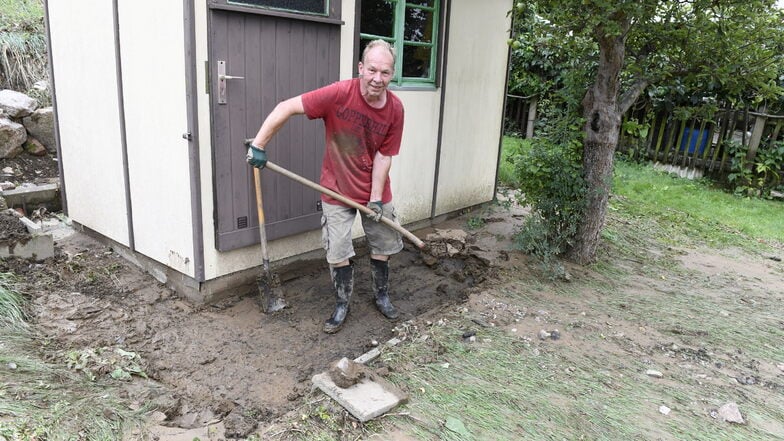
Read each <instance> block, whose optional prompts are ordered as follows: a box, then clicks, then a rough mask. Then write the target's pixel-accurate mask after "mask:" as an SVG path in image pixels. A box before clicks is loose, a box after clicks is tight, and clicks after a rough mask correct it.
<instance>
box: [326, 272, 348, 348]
mask: <svg viewBox="0 0 784 441" xmlns="http://www.w3.org/2000/svg"><path fill="white" fill-rule="evenodd" d="M329 273H330V275H331V276H332V285H333V286H334V287H335V311H334V312H333V313H332V317H330V318H329V320H327V321H326V322H324V332H326V333H327V334H334V333H336V332H338V331H340V328H341V327H342V326H343V322H344V321H345V320H346V315H348V307H349V302H350V301H351V293H352V292H353V291H354V264H353V263H350V264H349V265H348V266H341V267H340V268H332V267H330V268H329Z"/></svg>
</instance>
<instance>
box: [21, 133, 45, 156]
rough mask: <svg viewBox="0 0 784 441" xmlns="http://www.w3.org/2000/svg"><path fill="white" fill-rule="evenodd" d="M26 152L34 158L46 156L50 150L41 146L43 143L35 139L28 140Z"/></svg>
mask: <svg viewBox="0 0 784 441" xmlns="http://www.w3.org/2000/svg"><path fill="white" fill-rule="evenodd" d="M24 150H25V151H26V152H27V153H28V154H30V155H33V156H44V155H46V154H47V153H48V150H46V147H44V145H43V144H41V141H39V140H37V139H35V138H33V137H28V138H27V142H26V143H24Z"/></svg>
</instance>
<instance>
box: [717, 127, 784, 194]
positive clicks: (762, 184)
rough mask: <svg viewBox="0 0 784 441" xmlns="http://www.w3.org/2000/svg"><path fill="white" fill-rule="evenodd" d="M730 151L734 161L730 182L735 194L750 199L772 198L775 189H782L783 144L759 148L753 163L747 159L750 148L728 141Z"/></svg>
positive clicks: (776, 143) (729, 177)
mask: <svg viewBox="0 0 784 441" xmlns="http://www.w3.org/2000/svg"><path fill="white" fill-rule="evenodd" d="M727 149H728V152H729V155H730V157H731V158H732V164H731V169H730V173H729V175H727V181H728V183H729V185H730V188H731V189H732V191H733V193H735V194H737V195H741V196H748V197H762V198H770V197H771V191H772V190H780V189H781V187H782V180H781V173H782V169H784V142H775V143H773V144H772V145H771V146H770V147H768V148H760V149H759V150H757V154H756V155H755V157H754V158H753V159H752V160H748V159H747V158H746V155H747V154H748V150H749V148H748V146H745V145H743V144H741V143H738V142H735V141H729V142H728V143H727Z"/></svg>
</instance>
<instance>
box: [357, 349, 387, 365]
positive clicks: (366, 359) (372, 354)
mask: <svg viewBox="0 0 784 441" xmlns="http://www.w3.org/2000/svg"><path fill="white" fill-rule="evenodd" d="M380 355H381V350H380V349H379V348H373V349H371V350H369V351H367V352H365V353H364V354H362V355H360V356H359V357H357V358H355V359H354V363H359V364H368V363H370V362H371V361H373V360H375V359H376V358H378V357H379V356H380Z"/></svg>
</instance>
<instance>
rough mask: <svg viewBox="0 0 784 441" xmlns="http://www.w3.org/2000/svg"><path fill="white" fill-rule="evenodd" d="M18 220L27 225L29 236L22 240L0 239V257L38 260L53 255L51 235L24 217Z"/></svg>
mask: <svg viewBox="0 0 784 441" xmlns="http://www.w3.org/2000/svg"><path fill="white" fill-rule="evenodd" d="M19 221H20V222H22V223H23V224H24V225H25V227H27V231H28V232H29V233H30V237H29V238H26V239H22V240H5V241H0V258H5V257H20V258H22V259H33V260H36V261H40V260H44V259H48V258H50V257H52V256H54V239H53V238H52V235H51V234H49V233H43V232H42V230H41V226H40V225H38V224H36V223H35V222H33V221H31V220H30V219H28V218H26V217H22V218H20V219H19Z"/></svg>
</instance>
